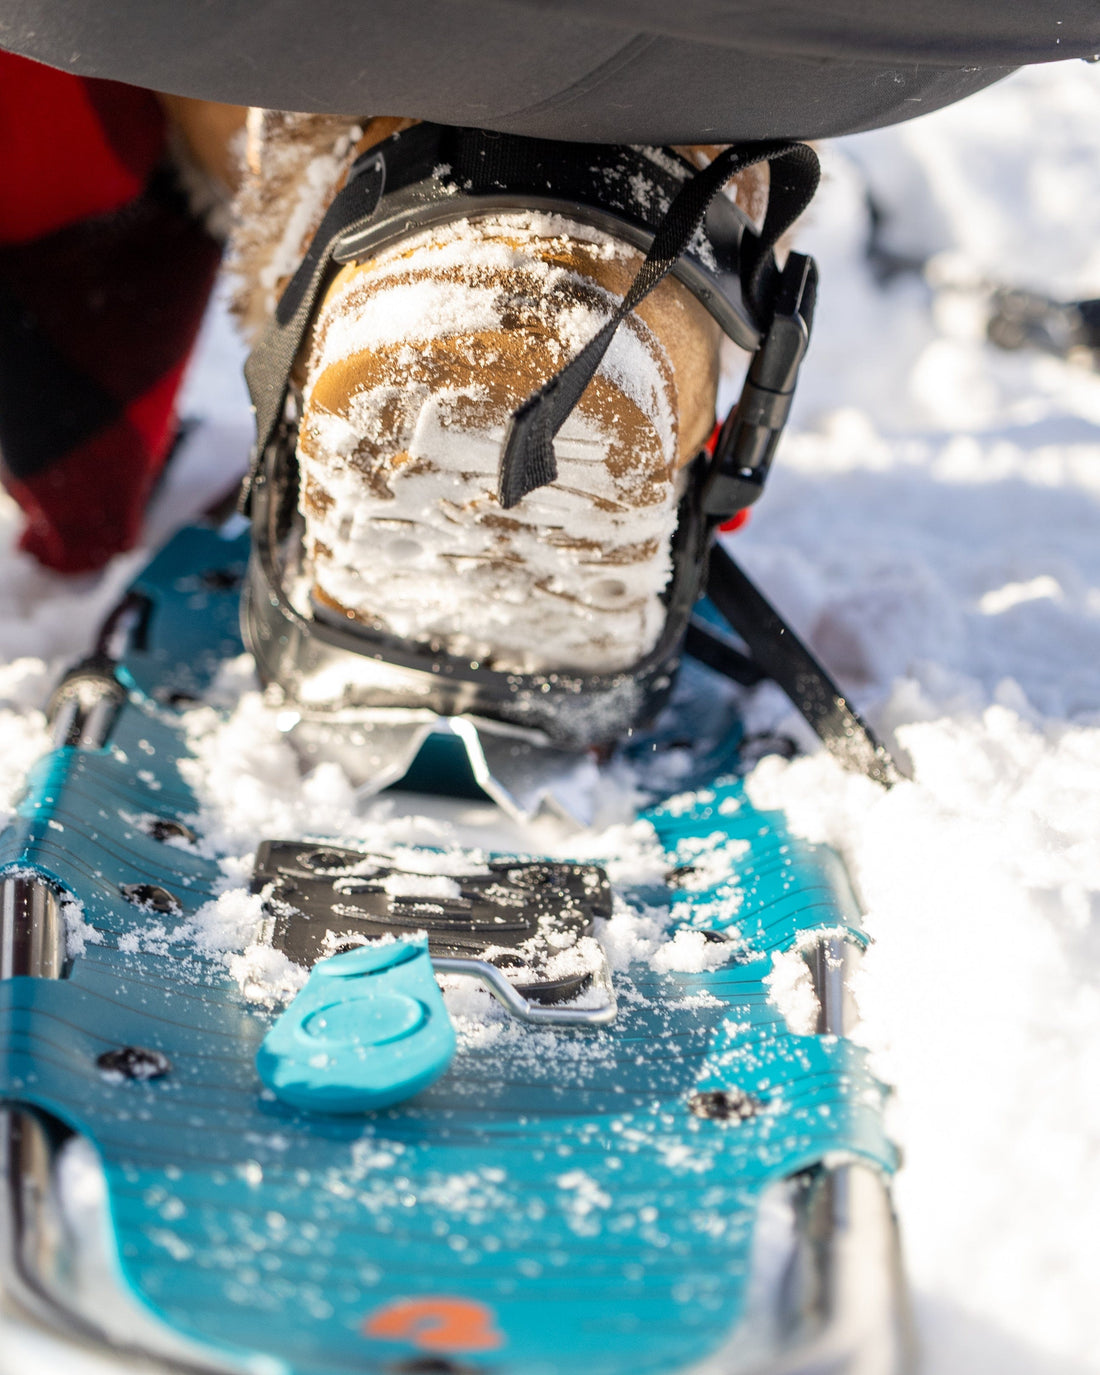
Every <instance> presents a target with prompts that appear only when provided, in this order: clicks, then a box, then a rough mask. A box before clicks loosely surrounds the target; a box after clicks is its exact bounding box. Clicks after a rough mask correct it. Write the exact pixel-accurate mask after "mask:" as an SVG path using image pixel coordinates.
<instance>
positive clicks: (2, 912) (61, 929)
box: [0, 874, 65, 979]
mask: <svg viewBox="0 0 1100 1375" xmlns="http://www.w3.org/2000/svg"><path fill="white" fill-rule="evenodd" d="M64 964H65V924H64V919H63V918H62V915H61V902H60V900H59V898H58V895H57V893H56V891H55V890H54V889H53V888H52V887H51V886H50V884H49V883H47V881H46V880H45V879H44V878H42V877H39V876H37V875H34V874H9V875H8V876H7V877H6V878H4V880H3V882H2V884H0V979H10V978H13V977H16V976H20V975H28V976H30V977H31V978H35V979H59V978H60V977H61V973H62V969H63V967H64Z"/></svg>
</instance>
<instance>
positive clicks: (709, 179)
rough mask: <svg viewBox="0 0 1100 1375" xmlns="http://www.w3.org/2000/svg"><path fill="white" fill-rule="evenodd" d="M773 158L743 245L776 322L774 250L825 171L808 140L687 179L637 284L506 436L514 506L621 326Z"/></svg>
mask: <svg viewBox="0 0 1100 1375" xmlns="http://www.w3.org/2000/svg"><path fill="white" fill-rule="evenodd" d="M761 162H768V163H770V164H771V182H770V187H769V193H768V208H767V211H766V213H765V216H764V224H763V227H762V229H761V232H760V235H759V237H757V238H755V239H754V238H750V237H749V236H747V235H746V237H745V239H744V241H743V244H742V258H741V289H742V293H743V295H744V299H745V303H746V304H747V305H748V307H749V309H750V310H751V311H752V313H753V315H754V316H755V317H756V320H757V323H758V325H759V326H760V328H761V329H763V330H766V329H767V328H768V326H769V325H770V324H771V314H772V306H773V296H774V292H775V288H776V278H777V275H778V273H777V269H776V265H775V259H774V257H773V255H772V249H773V248H774V247H775V245H776V243H778V241H779V240H780V238H782V236H783V235H784V234H785V233H786V231H787V230H788V229H789V228H790V226H791V225H792V224H793V223H794V222H795V220H796V219H797V218H798V217H799V215H801V213H802V211H803V210H805V208H806V206H807V205H809V203H810V201H811V200H812V198H813V194H814V192H815V191H816V189H817V183H818V180H819V178H820V168H819V165H818V160H817V154H816V153H815V152H814V151H813V149H812V148H810V147H809V146H808V145H807V144H804V143H747V144H739V145H735V146H734V147H731V148H726V149H724V150H723V151H722V152H721V153H719V154H718V156H717V157H716V158H715V159H714V161H713V162H711V163H710V164H709V166H707V167H705V168H703V170H702V171H700V172H697V173H696V174H695V176H694V177H692V178H691V180H690V181H688V182H685V183H684V185H683V187H682V188H681V190H680V191H679V193H678V194H677V196H676V198H675V199H674V200H673V202H672V204H671V205H670V206H669V208H668V211H667V213H666V214H665V217H664V219H663V220H662V221H661V224H660V227H659V228H658V230H657V233H656V236H655V237H654V240H653V243H652V246H651V247H650V250H649V252H648V253H647V254H646V258H645V261H644V262H643V263H642V266H641V267H640V268H639V269H638V273H637V275H636V276H635V278H634V280H633V282H631V284H630V289H629V291H627V293H626V295H625V296H624V297H623V299H622V301H621V302H620V303H619V306H618V308H617V309H616V311H615V313H614V314H613V315H612V316H611V318H610V320H608V322H607V324H606V325H604V327H603V328H602V329H601V330H600V331H599V333H597V334H596V335H594V336H593V337H592V338H591V339H590V340H589V341H588V343H587V344H586V345H585V346H584V348H583V349H582V350H581V351H580V353H579V354H577V356H576V357H575V358H573V359H572V360H571V361H570V362H569V363H567V364H566V365H565V367H564V368H562V369H561V371H560V372H558V373H555V375H554V376H553V377H551V378H550V380H549V381H548V382H546V383H544V385H543V386H542V387H541V388H540V389H539V390H538V391H537V392H535V393H534V394H533V395H532V396H530V397H528V398H527V400H526V401H525V402H524V403H523V405H522V406H520V407H519V409H518V410H517V411H515V412H514V414H513V415H512V418H511V420H510V422H509V424H508V431H507V434H506V435H505V439H504V451H503V453H502V455H501V460H500V474H499V484H498V492H497V496H498V499H499V501H500V504H501V506H503V507H504V508H505V509H506V510H507V509H508V508H509V507H512V506H515V505H516V504H517V503H518V502H519V501H521V500H522V499H523V498H524V497H525V496H526V495H527V494H528V493H529V492H533V491H535V490H536V489H537V488H539V487H544V486H546V484H547V483H550V482H553V481H554V480H555V478H556V477H557V473H558V469H557V462H556V460H555V458H554V436H555V435H556V434H557V433H558V431H559V430H560V429H561V427H562V426H563V425H564V424H565V422H566V420H567V419H568V418H569V415H570V413H571V412H572V411H573V409H574V407H575V406H576V404H577V402H578V401H579V400H580V399H581V395H582V393H583V392H584V389H585V388H586V387H587V386H588V384H589V382H591V380H592V378H593V377H594V376H595V375H596V370H597V368H598V367H599V366H600V362H601V361H602V359H603V356H604V354H605V353H606V352H607V350H608V348H609V346H610V344H611V340H612V339H613V338H614V336H615V331H616V330H617V329H618V327H619V325H620V324H621V323H622V322H623V320H624V319H625V318H626V316H627V315H629V314H630V312H631V311H632V310H633V309H634V308H635V307H636V306H637V305H639V304H640V303H641V302H642V301H643V300H644V299H645V297H646V296H648V295H649V293H650V292H651V291H652V290H653V288H654V287H655V286H657V284H658V283H659V282H661V281H662V280H663V279H664V278H665V277H666V276H667V275H668V273H669V272H670V271H671V270H672V268H673V266H674V265H675V263H676V260H677V259H678V258H679V257H680V256H681V255H682V254H683V253H684V251H685V250H686V248H687V247H688V244H689V243H690V242H691V240H692V237H693V236H694V234H695V233H696V231H697V230H698V228H699V226H700V225H701V224H702V222H703V216H704V215H705V214H706V211H707V207H708V206H709V205H710V203H711V201H712V200H713V199H714V197H715V196H716V195H717V194H718V192H719V191H720V190H721V189H722V187H723V186H724V185H725V184H726V182H728V181H729V179H730V178H731V177H733V176H735V175H736V174H737V173H738V172H743V171H744V170H745V169H746V168H748V167H754V166H756V165H757V164H758V163H761Z"/></svg>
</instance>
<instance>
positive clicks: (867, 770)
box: [689, 544, 901, 788]
mask: <svg viewBox="0 0 1100 1375" xmlns="http://www.w3.org/2000/svg"><path fill="white" fill-rule="evenodd" d="M707 595H708V596H709V598H710V600H711V601H712V602H713V603H714V605H715V607H716V608H717V609H718V611H719V612H720V613H721V614H722V615H723V616H724V617H725V618H726V620H727V621H728V622H729V624H730V625H731V626H732V627H733V629H734V630H735V631H736V632H737V634H738V635H740V636H741V638H742V639H743V640H744V642H745V644H746V645H747V646H748V648H749V652H750V653H751V655H752V658H753V660H754V661H755V663H756V664H757V665H758V666H759V667H760V668H761V669H763V671H764V673H765V674H766V675H767V676H768V677H769V678H771V679H772V680H773V681H774V682H775V683H777V684H778V685H779V686H780V687H781V688H782V689H783V691H784V692H785V693H786V694H787V696H788V697H789V698H790V699H791V701H792V702H793V703H794V705H795V706H796V707H797V708H798V710H799V711H800V712H801V713H802V715H803V716H804V717H805V718H806V720H807V721H808V722H809V723H810V725H811V726H812V727H813V729H814V730H815V731H816V733H817V735H818V736H819V737H820V739H821V742H822V744H824V746H825V748H826V749H827V750H828V751H829V753H830V754H832V755H833V756H834V757H835V758H836V759H838V760H839V761H840V763H841V764H843V765H844V767H845V768H847V769H851V770H852V771H853V772H855V773H863V774H866V775H867V777H868V778H871V779H873V780H874V781H875V782H876V783H881V784H882V785H883V787H885V788H891V787H893V785H894V784H895V783H897V782H898V781H899V779H900V778H901V775H900V773H899V772H898V767H897V765H896V764H895V763H894V760H893V759H892V758H891V756H890V754H889V752H888V750H887V749H886V747H885V746H884V745H882V744H881V743H880V742H879V741H878V740H876V739H875V736H874V733H873V732H872V731H871V728H870V727H869V726H868V725H867V724H866V722H864V721H863V720H862V719H861V717H860V716H859V715H858V714H857V713H856V712H855V711H853V710H852V708H851V707H850V706H849V705H848V702H847V700H846V698H845V697H844V695H843V693H842V692H841V691H840V688H839V687H837V685H836V683H834V682H833V680H832V678H830V676H829V674H828V673H827V672H826V671H825V669H824V668H823V667H822V666H821V664H820V663H818V661H817V659H816V658H815V657H814V655H813V654H812V653H811V652H810V650H809V649H807V647H806V646H805V645H804V644H803V643H802V641H801V640H800V639H799V638H798V636H797V635H796V634H795V633H794V631H793V630H792V629H791V628H790V626H789V625H787V623H786V622H785V621H784V620H783V618H782V617H781V616H780V615H779V613H778V612H777V611H776V610H775V608H774V607H773V606H772V605H771V603H770V602H768V600H767V599H766V598H765V597H764V595H763V594H762V593H761V592H760V590H759V589H758V588H757V587H756V585H755V584H754V583H753V582H751V581H750V579H749V578H748V577H747V576H746V575H745V573H744V572H743V571H742V570H741V568H740V567H739V566H738V565H737V564H736V563H735V562H734V560H733V559H732V558H731V557H730V555H729V554H728V553H727V552H726V551H725V549H723V548H722V546H721V545H720V544H714V545H713V546H712V547H711V552H710V568H709V572H708V576H707ZM707 638H708V637H707V635H706V634H705V632H704V631H703V629H702V628H701V627H700V626H699V625H698V624H697V623H696V625H695V627H694V629H693V640H694V643H692V642H691V641H689V650H690V652H692V653H694V654H695V655H696V656H697V657H698V658H700V659H701V660H702V661H703V662H704V663H708V664H709V665H710V666H711V667H712V668H716V669H718V671H719V672H728V669H727V668H726V667H725V666H724V664H723V662H722V655H721V653H720V652H717V651H716V652H714V653H711V654H708V652H707V650H706V649H705V648H704V652H703V653H700V652H699V651H700V648H703V646H702V644H701V641H703V640H705V639H707ZM719 645H721V641H719ZM729 676H731V677H735V678H736V677H738V675H737V674H736V673H732V674H729ZM740 681H743V680H740Z"/></svg>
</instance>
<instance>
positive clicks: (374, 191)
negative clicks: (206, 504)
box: [242, 153, 386, 513]
mask: <svg viewBox="0 0 1100 1375" xmlns="http://www.w3.org/2000/svg"><path fill="white" fill-rule="evenodd" d="M385 185H386V161H385V158H384V157H383V156H382V155H381V154H379V153H376V154H371V153H367V154H365V155H364V157H363V158H361V159H360V161H359V162H358V163H357V164H356V167H355V174H354V175H353V176H352V177H350V178H349V179H348V183H347V185H346V186H345V187H343V189H342V190H341V191H340V192H339V194H338V195H337V196H336V198H335V200H334V201H333V202H332V204H331V205H330V206H329V208H328V210H327V211H326V212H325V217H324V219H323V220H322V221H321V224H320V226H319V228H318V229H317V232H316V233H315V234H314V236H313V238H312V240H311V241H310V245H309V250H308V252H307V253H306V256H305V257H304V258H303V259H302V261H301V263H299V265H298V270H297V272H295V274H294V276H293V277H292V278H291V279H290V283H289V285H288V286H287V288H286V290H285V291H284V292H283V294H282V296H281V297H280V298H279V304H278V306H277V307H276V309H275V316H274V319H273V320H272V321H271V323H270V324H269V325H268V327H267V329H266V330H265V331H264V334H263V337H262V338H261V339H260V341H259V343H258V344H257V345H256V347H255V348H254V349H253V350H252V352H251V353H250V354H249V355H248V358H247V359H246V360H245V365H244V377H245V381H246V382H247V383H248V394H249V396H250V398H251V400H252V406H253V409H254V410H255V412H256V445H255V448H254V450H253V473H254V472H255V468H256V465H257V464H258V462H259V460H260V459H261V458H262V456H263V453H264V450H265V449H266V448H267V446H268V445H269V444H270V443H271V440H272V437H273V436H274V434H275V429H276V427H277V425H278V424H279V421H280V420H281V419H282V416H283V406H284V404H285V402H286V389H287V383H288V380H289V378H290V370H291V368H293V366H294V360H295V358H296V357H297V356H298V350H299V349H300V348H301V347H302V342H303V340H304V339H305V337H306V331H307V330H308V329H309V322H310V320H311V319H312V318H313V312H314V309H315V307H316V305H317V298H318V296H319V295H320V293H321V287H322V286H323V285H324V281H325V277H326V275H327V273H328V270H329V266H330V264H331V262H332V255H333V250H334V249H335V247H336V244H337V242H338V240H339V239H341V238H342V237H344V236H345V235H348V234H352V233H354V232H355V231H356V230H358V229H360V228H362V227H363V226H365V225H367V224H369V223H370V220H371V218H372V217H373V215H374V212H375V210H377V208H378V202H379V201H380V200H381V199H382V192H383V191H384V190H385ZM249 485H250V484H246V486H245V490H244V493H243V498H242V505H244V506H245V508H247V501H248V495H249V492H248V487H249ZM246 513H247V509H246Z"/></svg>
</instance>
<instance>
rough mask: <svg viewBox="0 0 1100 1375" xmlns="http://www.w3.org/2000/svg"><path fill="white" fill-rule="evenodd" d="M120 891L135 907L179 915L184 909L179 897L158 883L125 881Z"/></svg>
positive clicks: (168, 914)
mask: <svg viewBox="0 0 1100 1375" xmlns="http://www.w3.org/2000/svg"><path fill="white" fill-rule="evenodd" d="M118 891H119V892H120V893H121V894H122V896H123V897H124V898H125V899H126V901H127V902H132V903H133V904H134V906H135V907H148V908H151V909H152V911H154V912H160V913H162V914H163V915H164V916H170V917H178V916H179V915H180V913H181V912H182V911H183V903H182V902H180V900H179V898H177V897H176V895H175V894H174V893H170V892H169V891H168V889H167V888H161V887H160V885H159V884H156V883H124V884H122V885H121V886H120V888H119V890H118Z"/></svg>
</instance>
